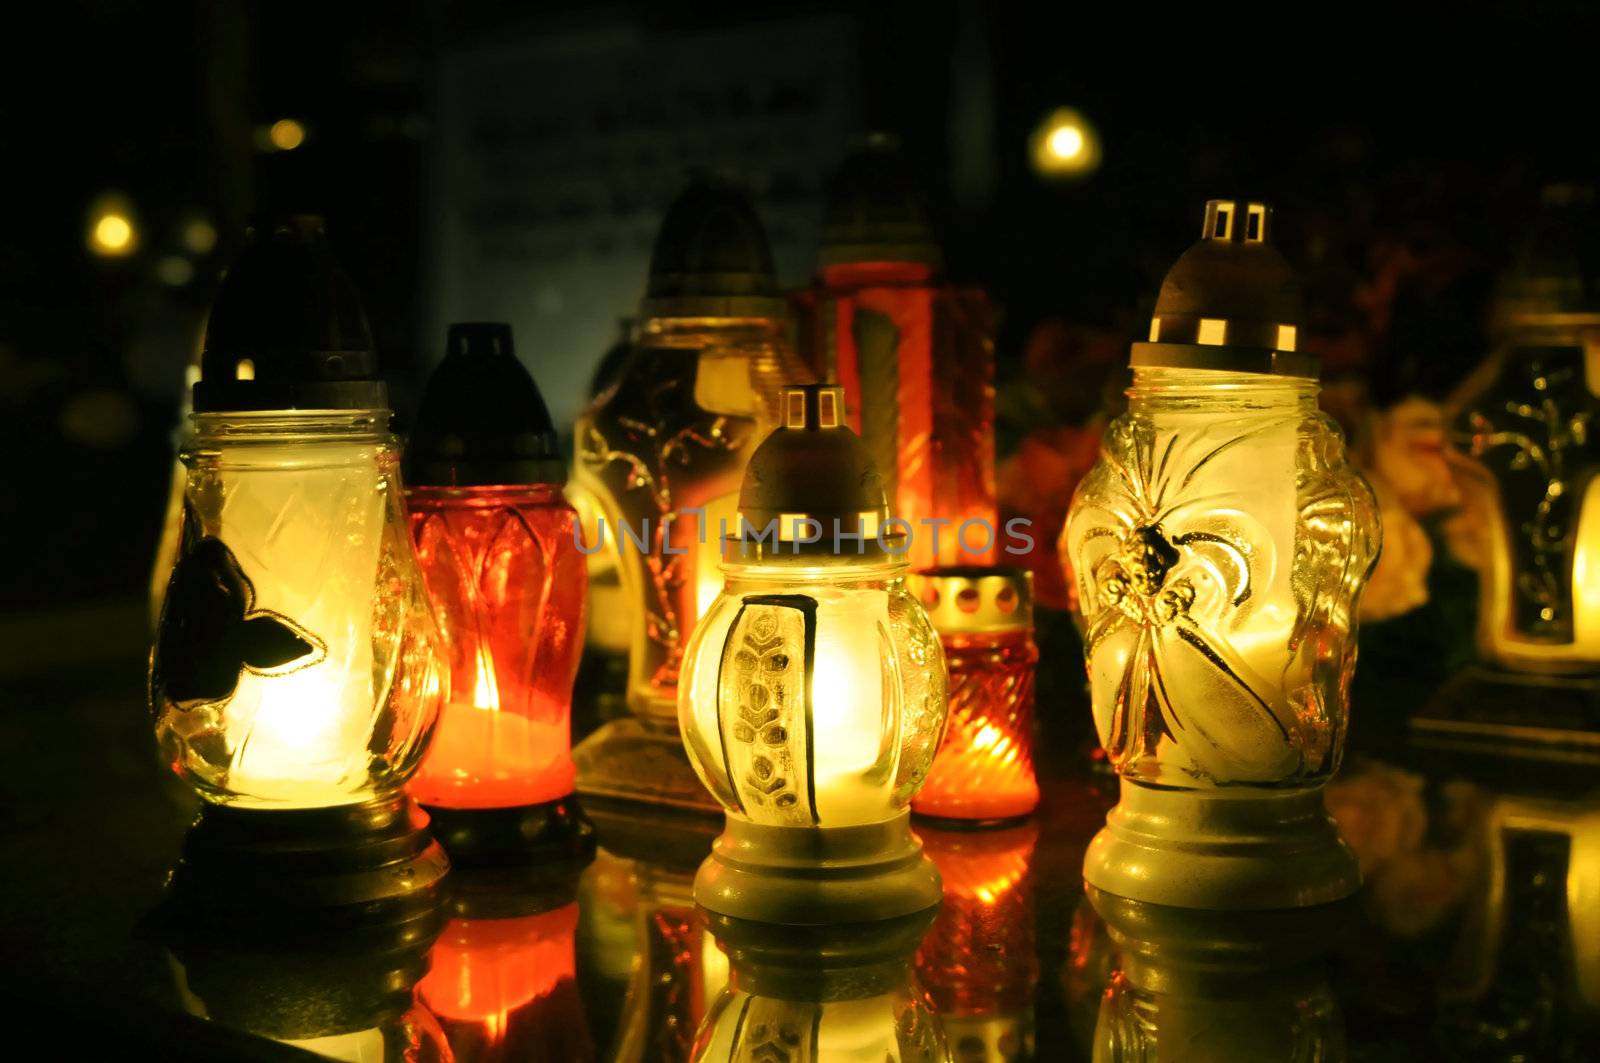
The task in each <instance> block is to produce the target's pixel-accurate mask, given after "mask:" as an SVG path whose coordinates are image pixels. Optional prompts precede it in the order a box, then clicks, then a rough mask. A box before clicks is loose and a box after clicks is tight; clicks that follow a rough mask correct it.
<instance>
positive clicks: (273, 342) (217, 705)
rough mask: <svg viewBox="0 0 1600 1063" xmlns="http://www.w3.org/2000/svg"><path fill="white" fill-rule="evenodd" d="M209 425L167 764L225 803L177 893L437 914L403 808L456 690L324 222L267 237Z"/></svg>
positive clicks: (238, 291) (189, 488)
mask: <svg viewBox="0 0 1600 1063" xmlns="http://www.w3.org/2000/svg"><path fill="white" fill-rule="evenodd" d="M194 411H195V412H194V414H193V416H192V429H191V432H190V434H189V437H188V439H187V440H186V442H185V444H184V447H183V452H182V458H183V462H184V465H185V467H186V470H187V480H186V484H185V493H184V501H183V506H184V525H183V533H182V537H181V542H180V545H179V550H178V558H177V562H176V564H175V566H174V568H173V571H172V577H171V579H170V581H169V582H168V585H167V591H166V595H165V600H164V602H163V605H162V610H161V623H160V630H159V634H158V636H157V640H156V646H155V651H154V653H153V654H152V657H151V670H150V698H151V706H152V709H153V711H154V712H155V716H156V735H157V738H158V740H159V742H160V745H161V749H162V754H163V759H164V760H165V761H166V762H167V763H168V764H169V765H171V767H172V769H173V770H174V771H175V772H177V773H178V774H179V775H180V776H181V777H183V778H184V779H185V780H186V781H187V782H189V783H190V784H191V785H193V786H194V788H195V789H196V790H197V791H198V792H199V794H200V796H201V797H203V798H204V799H205V800H206V802H207V812H206V814H205V815H204V816H203V817H202V820H201V823H200V824H199V825H197V827H196V828H195V830H194V831H192V832H191V834H190V837H189V841H188V843H187V846H186V850H185V858H184V865H183V867H181V868H180V870H179V874H178V876H177V880H176V882H177V885H178V886H179V887H180V890H191V889H192V890H193V891H197V892H199V893H202V894H208V895H209V896H208V897H207V898H206V899H207V900H208V901H218V902H221V901H224V900H228V899H229V898H230V897H231V899H232V900H236V901H238V902H239V903H240V904H247V903H248V902H247V900H246V898H248V897H252V896H255V895H256V893H257V891H258V890H260V889H269V890H270V889H271V888H272V884H273V883H280V884H281V885H282V888H283V890H284V892H283V894H282V895H281V896H280V897H279V898H278V899H280V900H282V901H285V902H287V903H301V902H306V903H321V902H326V903H336V904H338V903H352V904H355V903H365V902H367V901H370V900H373V899H375V898H376V897H377V896H379V895H381V896H384V897H387V896H390V895H396V896H409V895H412V894H416V893H418V892H419V891H420V892H422V893H426V892H427V891H428V890H429V889H431V887H432V886H433V884H435V883H436V882H437V880H438V879H439V878H440V877H441V876H442V874H443V872H444V869H445V867H446V866H447V865H446V863H445V860H444V856H443V853H442V852H441V851H440V850H439V849H438V847H437V846H436V845H432V844H431V843H430V841H429V839H428V835H427V833H426V831H425V830H424V829H423V824H425V823H426V819H425V818H424V817H422V816H421V815H420V813H417V812H416V811H415V809H414V808H413V807H412V806H411V805H410V804H409V803H408V802H407V801H406V800H405V799H404V797H403V795H402V794H401V788H402V787H403V785H404V784H405V782H406V780H407V779H408V778H409V777H410V775H411V773H412V772H413V771H414V770H415V769H416V767H417V765H418V763H419V761H420V760H421V757H422V754H423V752H424V750H425V748H426V746H427V743H428V740H429V738H430V737H431V736H432V733H433V729H434V723H435V719H436V717H437V714H438V711H439V705H440V701H441V698H442V695H443V693H444V691H443V689H442V688H443V684H444V683H445V682H446V677H445V676H444V675H443V674H442V672H441V669H440V666H439V663H438V662H439V655H438V652H437V646H436V642H437V637H438V636H437V630H436V628H435V624H434V620H433V615H432V612H431V610H430V608H429V604H428V599H427V595H426V592H425V590H424V588H423V584H422V581H421V577H420V574H419V571H418V568H417V562H416V558H415V555H414V553H413V552H412V547H411V540H410V536H409V534H408V530H407V527H406V517H405V510H404V504H403V496H402V492H401V488H400V481H399V447H398V445H397V443H396V441H395V439H394V437H393V436H392V435H391V434H390V432H389V427H388V422H389V411H388V409H387V400H386V397H385V392H384V386H383V384H382V383H381V382H380V381H379V380H378V379H377V377H376V358H375V355H374V354H373V351H372V347H371V339H370V335H369V333H368V330H367V325H366V320H365V317H364V315H363V314H362V312H361V308H360V305H359V301H358V300H357V298H356V296H355V293H354V290H353V288H352V286H351V285H350V282H349V280H348V279H347V278H346V277H345V276H344V274H343V272H342V271H341V270H340V269H339V267H338V265H337V263H336V262H334V260H333V258H332V255H331V253H330V252H329V250H328V247H327V242H326V239H325V238H324V236H323V233H322V227H321V221H320V219H315V218H306V217H293V218H288V219H283V220H281V221H277V222H274V223H271V224H267V225H261V226H258V227H257V228H256V229H255V230H253V232H252V236H251V242H250V244H249V246H248V247H247V249H246V250H245V252H244V253H243V254H242V255H241V256H240V258H239V259H238V260H237V261H236V262H235V263H234V264H233V266H232V268H230V270H229V272H228V276H227V279H226V281H225V283H224V285H223V287H222V290H221V292H220V293H219V294H218V297H217V302H216V304H215V306H214V307H213V310H212V314H211V320H210V323H209V325H208V326H207V333H206V348H205V353H204V356H203V358H202V371H201V378H200V380H199V382H198V383H196V385H195V388H194ZM379 839H381V844H380V842H379ZM313 850H314V851H317V852H320V853H322V854H323V856H322V857H319V858H318V859H321V860H323V861H324V862H323V863H322V864H321V866H317V867H314V866H312V865H314V864H316V863H317V860H314V859H312V858H311V857H310V856H309V855H308V853H309V852H311V851H313ZM339 854H344V856H348V860H346V859H344V857H343V856H341V855H339ZM373 861H376V863H373ZM405 868H409V873H408V874H398V873H396V870H397V869H405ZM290 871H296V872H306V874H305V875H304V876H300V877H301V878H303V880H302V881H298V882H295V883H290V882H288V881H282V882H280V878H279V874H278V873H279V872H283V873H284V874H285V875H288V877H289V878H296V877H297V876H296V875H290V874H289V872H290ZM336 872H349V874H350V876H352V877H350V878H344V877H342V876H341V874H339V873H336ZM319 898H320V900H319Z"/></svg>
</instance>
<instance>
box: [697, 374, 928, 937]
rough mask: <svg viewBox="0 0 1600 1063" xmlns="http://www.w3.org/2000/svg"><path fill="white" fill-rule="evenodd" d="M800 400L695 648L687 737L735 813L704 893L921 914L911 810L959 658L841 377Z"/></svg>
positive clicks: (746, 494)
mask: <svg viewBox="0 0 1600 1063" xmlns="http://www.w3.org/2000/svg"><path fill="white" fill-rule="evenodd" d="M783 403H784V409H785V413H786V417H785V423H784V426H783V427H781V428H779V429H777V430H776V431H774V432H773V433H772V435H770V436H769V437H768V438H767V440H766V441H765V442H764V443H762V445H761V447H760V448H759V449H758V450H757V451H756V453H755V455H754V456H753V457H752V458H751V459H750V466H749V468H748V470H747V471H746V475H745V483H744V488H743V490H742V491H741V493H740V499H739V513H740V518H741V530H740V532H739V533H738V534H737V535H733V536H730V537H729V538H728V539H727V540H726V543H725V549H726V554H725V557H726V560H725V561H724V563H723V572H724V573H725V575H726V582H725V584H724V586H723V589H722V593H721V594H720V595H718V597H717V599H716V600H715V601H714V602H712V603H711V606H710V608H709V609H708V610H707V611H706V615H705V616H704V617H703V618H702V619H701V621H700V624H699V626H698V627H696V628H695V633H694V637H693V638H692V639H691V640H690V645H689V650H688V652H687V654H686V656H685V664H684V677H685V683H684V684H683V685H682V686H681V687H680V696H679V719H680V721H681V725H682V729H683V736H684V744H685V746H686V748H687V749H688V753H689V759H690V761H691V762H692V763H693V764H694V766H695V770H696V771H698V772H699V773H700V777H701V779H702V780H703V781H704V782H705V785H706V787H707V789H708V790H710V792H711V793H712V795H713V796H715V797H716V798H717V800H718V801H719V802H720V803H721V804H722V806H723V808H724V810H725V811H726V813H727V829H726V830H725V831H724V833H723V835H722V837H721V838H719V839H718V841H717V843H716V845H715V847H714V848H713V851H712V855H711V857H710V859H708V860H707V861H706V863H705V864H703V865H702V866H701V869H700V874H699V876H698V878H697V879H696V882H695V899H696V900H697V901H698V902H699V903H700V904H702V905H703V906H705V907H706V908H708V909H710V910H712V911H714V912H719V913H722V914H725V915H731V916H734V917H736V918H743V919H764V920H770V921H774V922H783V921H786V920H788V921H799V922H850V921H861V920H866V919H877V918H888V917H891V916H897V915H903V914H905V913H907V912H912V911H917V910H920V909H921V908H923V907H926V906H928V905H931V904H933V903H935V902H936V901H937V900H938V898H939V886H938V875H937V873H936V872H935V871H934V869H933V867H932V865H931V864H929V863H928V862H927V861H926V860H925V859H924V858H923V857H922V856H921V853H920V849H919V846H918V844H917V842H916V840H915V838H914V837H913V836H912V834H911V831H910V827H909V822H910V810H909V808H908V807H907V806H908V805H909V804H910V801H911V797H912V795H913V794H915V793H916V791H917V789H918V788H919V787H920V786H921V785H922V783H923V780H924V779H925V778H926V776H927V772H928V767H929V765H930V764H931V762H932V760H933V755H934V752H935V750H936V749H937V748H938V744H939V739H940V737H941V734H942V732H943V728H944V719H945V670H944V658H943V654H942V652H941V650H940V647H939V641H938V638H937V636H936V635H935V633H934V631H933V628H932V626H931V625H930V624H929V623H928V618H927V615H926V614H925V613H924V612H923V610H922V607H921V605H919V604H918V603H917V601H916V599H915V598H914V597H912V595H911V593H910V592H909V591H908V590H907V589H906V586H905V578H904V574H905V565H904V562H903V561H901V560H899V559H898V558H897V557H896V556H895V555H894V554H893V553H892V552H891V550H890V548H889V547H890V546H892V545H893V543H892V541H891V540H888V539H886V538H885V537H884V535H883V534H882V533H883V530H884V527H885V524H884V522H885V521H886V519H887V509H886V505H885V502H884V499H883V488H882V485H881V484H880V483H879V482H878V479H877V474H876V472H875V470H874V469H873V466H872V462H871V459H870V458H868V457H867V455H866V453H865V451H864V450H863V448H862V447H861V444H860V440H859V439H858V438H857V436H856V435H855V433H854V432H851V431H850V430H849V429H848V428H847V427H845V426H844V424H843V396H842V395H841V393H840V391H839V389H838V388H831V387H820V386H817V385H807V386H803V387H792V388H785V389H784V392H783ZM824 528H828V529H832V535H831V536H830V535H824V534H822V533H821V532H820V529H824ZM813 531H815V532H816V534H815V535H813V534H810V533H811V532H813ZM835 547H839V548H840V549H841V550H842V552H840V553H835V552H834V549H835ZM868 881H871V882H874V883H875V884H876V886H877V888H875V889H872V890H868V889H866V888H864V883H866V882H868Z"/></svg>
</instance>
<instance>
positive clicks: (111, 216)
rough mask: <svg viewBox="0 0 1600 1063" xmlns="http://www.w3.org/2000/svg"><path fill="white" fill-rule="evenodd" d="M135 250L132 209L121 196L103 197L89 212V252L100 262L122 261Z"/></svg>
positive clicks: (135, 240)
mask: <svg viewBox="0 0 1600 1063" xmlns="http://www.w3.org/2000/svg"><path fill="white" fill-rule="evenodd" d="M138 246H139V231H138V229H137V228H136V227H135V225H134V220H133V209H132V207H131V206H130V205H129V204H128V201H127V199H126V198H124V197H123V196H120V195H117V194H115V193H109V192H108V193H106V194H105V195H103V196H101V197H100V198H99V199H97V200H95V202H94V205H93V206H91V207H90V208H89V250H90V251H91V252H93V253H94V254H96V255H99V256H101V257H102V258H125V257H127V256H128V255H131V254H133V252H134V251H135V250H137V249H138Z"/></svg>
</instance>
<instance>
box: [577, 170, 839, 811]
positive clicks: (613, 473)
mask: <svg viewBox="0 0 1600 1063" xmlns="http://www.w3.org/2000/svg"><path fill="white" fill-rule="evenodd" d="M787 329H788V309H787V306H786V304H785V303H784V301H783V299H782V298H781V296H780V295H779V292H778V287H777V279H776V277H775V275H774V272H773V266H772V254H771V251H770V249H769V248H768V246H767V239H766V234H765V233H764V231H763V230H762V227H761V222H760V220H759V219H758V218H757V217H756V214H755V211H754V210H753V209H752V208H751V206H750V205H749V203H748V201H747V200H746V199H745V197H744V196H743V194H742V193H740V192H738V191H736V190H734V189H732V188H729V187H727V186H724V185H721V184H717V183H715V182H711V181H705V180H697V181H696V182H694V183H693V184H691V185H690V187H689V188H688V189H687V190H686V191H685V192H684V193H683V194H682V195H681V196H680V197H679V198H678V199H677V201H675V202H674V204H673V205H672V207H671V208H670V209H669V210H668V212H667V217H666V218H665V220H664V221H663V222H662V226H661V232H660V234H659V236H658V238H657V242H656V246H655V250H654V253H653V255H652V258H651V266H650V282H649V288H648V290H647V293H646V295H645V298H644V301H643V303H642V305H641V307H640V322H639V325H638V327H637V331H636V339H635V349H634V350H633V352H632V354H631V355H630V356H629V358H628V359H627V361H626V363H625V364H624V366H623V367H622V369H621V372H620V376H619V377H618V379H617V380H616V381H615V382H614V383H612V384H611V385H610V386H609V387H607V388H606V389H605V390H604V391H603V392H601V394H600V395H599V396H598V397H597V398H596V400H595V402H594V403H593V404H592V405H591V406H590V407H589V409H587V410H586V411H584V413H583V414H582V415H581V416H580V417H579V418H578V422H577V425H576V427H575V429H574V440H575V444H574V445H575V448H576V453H575V455H574V461H573V466H572V479H571V485H570V487H569V494H570V497H571V498H572V501H573V503H574V505H576V506H577V507H578V510H579V512H580V513H581V514H582V516H583V527H584V538H585V541H586V544H587V545H586V547H585V549H586V552H588V553H589V555H590V566H591V567H590V571H591V575H593V576H594V577H595V578H596V579H597V581H599V580H605V581H606V582H608V583H609V582H611V581H615V582H617V583H619V584H620V587H621V600H622V601H623V602H624V603H625V606H626V611H625V613H624V614H623V616H622V618H621V622H622V623H624V624H625V626H626V630H627V642H628V647H629V649H628V683H627V701H628V707H629V709H630V710H631V711H632V713H633V715H632V717H631V718H629V719H625V720H617V721H613V722H611V723H608V724H606V725H605V726H604V727H602V728H601V729H600V730H599V731H597V732H596V733H595V734H594V735H593V736H591V737H590V738H589V739H588V740H586V741H585V742H584V744H583V745H582V746H581V747H580V748H579V750H578V753H577V760H578V776H579V778H578V785H579V788H580V789H581V790H582V791H583V792H584V793H590V794H596V795H600V796H605V797H612V798H624V799H638V800H647V801H651V802H656V803H663V804H669V805H678V806H685V807H689V808H698V809H704V810H707V811H711V810H714V809H715V803H714V802H713V801H712V800H711V798H710V796H709V795H708V794H706V792H705V790H704V788H703V787H701V786H700V784H699V782H698V780H697V779H696V777H695V775H694V772H693V771H692V770H691V769H690V768H689V766H688V763H687V762H686V761H685V759H684V755H683V747H682V743H681V741H680V740H679V737H678V731H677V726H678V724H677V690H678V676H679V672H680V669H681V666H682V664H683V651H684V647H685V644H686V643H687V640H688V637H689V633H690V632H691V631H693V630H694V625H695V622H696V620H697V619H698V618H699V617H700V615H701V612H702V611H703V610H704V609H705V607H706V606H707V605H709V604H710V602H711V600H712V599H713V598H715V597H716V595H717V590H718V588H719V587H720V585H721V579H720V577H719V575H718V573H717V568H716V566H717V561H718V558H719V555H720V551H721V545H720V539H721V534H722V533H721V531H720V529H721V528H722V527H723V526H725V525H729V524H731V523H733V521H734V519H735V508H736V502H737V497H738V491H739V483H740V477H741V476H742V475H743V472H744V467H745V463H746V462H747V461H748V460H749V458H750V455H751V453H752V452H754V450H755V448H756V445H757V444H758V443H760V441H761V440H762V439H763V438H764V437H765V436H766V434H767V433H768V432H769V431H771V430H772V428H773V427H775V426H776V425H777V423H778V409H777V406H776V404H775V401H774V398H775V396H776V394H777V389H778V387H779V386H780V385H782V384H785V383H790V382H794V381H804V380H808V379H810V375H809V373H808V372H807V371H806V369H805V367H804V365H803V363H801V362H800V361H799V359H798V358H797V357H796V356H795V354H794V353H793V352H792V351H791V349H790V347H789V344H788V341H787ZM608 627H609V625H608ZM595 634H596V636H597V637H601V636H603V635H604V632H603V631H596V632H595Z"/></svg>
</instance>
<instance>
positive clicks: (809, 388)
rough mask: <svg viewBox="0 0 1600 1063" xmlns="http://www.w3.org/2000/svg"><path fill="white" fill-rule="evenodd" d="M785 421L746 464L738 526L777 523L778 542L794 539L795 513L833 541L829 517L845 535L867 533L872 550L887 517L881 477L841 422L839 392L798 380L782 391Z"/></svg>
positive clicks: (841, 397) (862, 446)
mask: <svg viewBox="0 0 1600 1063" xmlns="http://www.w3.org/2000/svg"><path fill="white" fill-rule="evenodd" d="M778 408H779V410H780V411H781V412H782V416H783V423H782V424H780V425H779V426H778V427H777V428H776V429H774V430H773V432H772V434H771V435H769V436H767V438H766V439H765V440H763V441H762V443H761V445H760V446H759V447H757V448H756V452H755V453H754V454H752V455H751V456H750V463H749V465H747V466H746V467H745V473H744V486H743V487H742V488H741V489H740V491H739V514H740V516H742V517H743V518H744V520H743V524H744V525H745V526H746V527H748V528H752V529H755V530H756V531H758V532H759V531H760V530H761V529H764V528H766V527H767V526H768V525H769V524H771V523H772V522H774V521H776V522H777V526H778V536H779V538H780V539H781V540H789V539H791V538H793V537H794V534H793V529H794V526H795V523H796V518H800V517H806V518H810V519H811V520H814V521H817V522H818V523H819V524H820V525H821V528H822V535H823V538H824V539H825V540H828V541H831V538H832V534H833V529H834V526H835V525H834V521H835V520H837V521H838V526H839V527H840V528H841V529H842V530H843V531H845V532H848V533H849V534H852V535H853V534H856V533H857V531H864V534H865V535H866V536H867V539H868V543H867V546H868V548H869V549H871V548H872V547H873V542H872V539H873V538H874V537H875V536H876V535H877V531H878V529H879V528H880V527H881V526H882V525H883V523H884V522H885V521H886V520H888V517H889V505H888V499H887V496H886V495H885V493H884V490H883V478H882V477H881V476H879V475H878V467H877V466H876V465H874V464H873V461H872V457H871V455H870V454H868V453H867V448H866V446H865V444H863V443H862V442H861V437H860V436H858V435H856V434H855V433H854V432H853V431H851V430H850V427H849V425H847V424H845V419H844V417H845V410H844V389H843V388H839V387H835V386H831V385H826V384H799V385H792V386H788V387H785V388H783V389H782V391H781V392H780V397H779V407H778Z"/></svg>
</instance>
